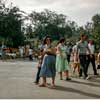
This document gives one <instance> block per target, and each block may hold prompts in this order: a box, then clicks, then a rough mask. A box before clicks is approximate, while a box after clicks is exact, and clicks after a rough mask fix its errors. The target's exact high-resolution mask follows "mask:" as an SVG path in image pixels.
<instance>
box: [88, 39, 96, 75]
mask: <svg viewBox="0 0 100 100" xmlns="http://www.w3.org/2000/svg"><path fill="white" fill-rule="evenodd" d="M88 48H89V49H90V51H91V55H90V53H89V52H87V66H86V71H87V72H88V67H89V64H90V62H91V64H92V67H93V71H94V75H98V74H97V70H96V64H95V46H94V44H93V40H92V39H89V43H88Z"/></svg>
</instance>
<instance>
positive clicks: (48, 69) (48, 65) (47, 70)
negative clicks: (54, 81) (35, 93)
mask: <svg viewBox="0 0 100 100" xmlns="http://www.w3.org/2000/svg"><path fill="white" fill-rule="evenodd" d="M47 49H50V46H49V47H48V46H44V50H45V51H46V50H47ZM55 62H56V58H55V56H54V55H49V54H45V55H44V58H43V62H42V66H41V71H40V77H55V75H56V68H55Z"/></svg>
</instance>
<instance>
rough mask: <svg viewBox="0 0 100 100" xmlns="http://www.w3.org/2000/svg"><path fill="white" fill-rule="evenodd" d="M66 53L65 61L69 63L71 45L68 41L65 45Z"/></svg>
mask: <svg viewBox="0 0 100 100" xmlns="http://www.w3.org/2000/svg"><path fill="white" fill-rule="evenodd" d="M66 49H67V50H66V53H67V61H68V63H70V57H71V53H72V46H71V43H69V44H68V45H67V47H66Z"/></svg>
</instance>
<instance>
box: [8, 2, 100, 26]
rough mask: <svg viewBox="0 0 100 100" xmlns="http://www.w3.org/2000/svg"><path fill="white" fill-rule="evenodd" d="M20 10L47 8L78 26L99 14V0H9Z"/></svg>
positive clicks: (30, 10) (41, 9) (29, 11)
mask: <svg viewBox="0 0 100 100" xmlns="http://www.w3.org/2000/svg"><path fill="white" fill-rule="evenodd" d="M10 1H11V2H12V3H13V5H15V6H18V7H19V8H20V9H21V10H23V11H25V12H27V13H31V12H32V11H38V12H40V11H43V10H44V9H49V10H51V11H56V12H57V13H61V14H64V15H66V16H68V18H69V19H70V20H72V21H75V22H76V23H77V24H78V25H79V26H81V25H84V24H86V22H88V21H89V22H90V21H91V18H92V16H93V15H95V14H97V13H99V14H100V0H10Z"/></svg>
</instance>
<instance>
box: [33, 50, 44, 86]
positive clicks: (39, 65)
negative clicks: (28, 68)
mask: <svg viewBox="0 0 100 100" xmlns="http://www.w3.org/2000/svg"><path fill="white" fill-rule="evenodd" d="M43 55H44V54H43V50H39V56H38V59H39V61H38V71H37V75H36V81H35V84H36V85H38V84H39V80H40V76H39V75H40V70H41V65H42V60H43Z"/></svg>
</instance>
